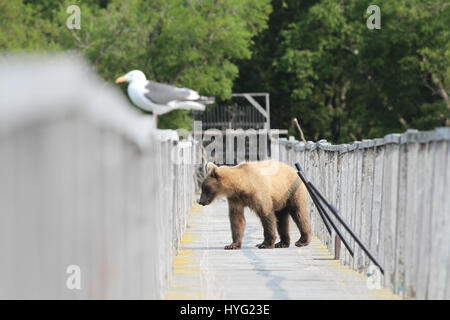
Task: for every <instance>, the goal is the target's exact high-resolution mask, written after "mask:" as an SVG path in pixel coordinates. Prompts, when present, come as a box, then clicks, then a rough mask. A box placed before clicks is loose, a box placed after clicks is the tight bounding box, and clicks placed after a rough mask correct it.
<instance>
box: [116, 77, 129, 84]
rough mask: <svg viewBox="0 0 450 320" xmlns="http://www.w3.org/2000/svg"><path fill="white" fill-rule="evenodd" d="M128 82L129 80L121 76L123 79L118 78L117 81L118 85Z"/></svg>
mask: <svg viewBox="0 0 450 320" xmlns="http://www.w3.org/2000/svg"><path fill="white" fill-rule="evenodd" d="M126 81H127V79H125V76H121V77H118V78H117V79H116V83H117V84H119V83H122V82H126Z"/></svg>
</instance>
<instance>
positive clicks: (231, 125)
mask: <svg viewBox="0 0 450 320" xmlns="http://www.w3.org/2000/svg"><path fill="white" fill-rule="evenodd" d="M257 99H258V100H257ZM269 99H270V97H269V94H268V93H265V92H264V93H233V94H231V102H230V103H228V104H225V105H212V106H208V107H207V108H206V110H205V111H204V112H199V111H193V118H194V121H201V123H202V131H203V133H204V132H205V131H207V130H219V131H221V132H222V139H223V141H222V143H223V146H224V148H223V149H224V152H223V154H221V155H215V154H212V155H210V157H211V158H212V159H207V161H212V162H215V163H217V164H227V165H236V164H238V163H240V162H242V161H250V160H264V159H267V158H269V157H270V156H271V152H270V148H271V144H270V140H271V137H273V136H280V135H281V134H283V135H285V134H286V133H287V130H272V129H270V100H269ZM226 133H228V137H229V138H228V140H227V137H226ZM230 135H232V137H231V138H230ZM243 135H244V136H245V142H244V146H242V143H240V142H239V138H241V139H242V136H243ZM262 135H265V137H263V136H262ZM231 139H232V140H233V141H234V143H233V142H231V141H230V140H231ZM251 140H253V141H255V142H256V143H257V148H252V149H250V148H249V144H250V141H251ZM255 142H253V143H255ZM209 143H211V141H208V140H207V139H206V141H205V139H203V146H204V147H206V146H207V145H208V144H209ZM261 143H264V144H265V145H261ZM233 146H234V154H233V155H230V154H228V155H227V154H226V151H225V150H232V149H231V148H232V147H233ZM255 152H256V154H255ZM220 159H222V160H220Z"/></svg>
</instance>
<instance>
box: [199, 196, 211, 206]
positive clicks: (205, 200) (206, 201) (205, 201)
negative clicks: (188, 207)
mask: <svg viewBox="0 0 450 320" xmlns="http://www.w3.org/2000/svg"><path fill="white" fill-rule="evenodd" d="M212 200H213V199H208V197H206V196H205V195H204V193H202V195H201V196H200V199H198V201H197V203H198V204H199V205H201V206H207V205H208V204H210V203H211V202H212Z"/></svg>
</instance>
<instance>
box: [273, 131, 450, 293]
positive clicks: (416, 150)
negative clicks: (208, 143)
mask: <svg viewBox="0 0 450 320" xmlns="http://www.w3.org/2000/svg"><path fill="white" fill-rule="evenodd" d="M279 157H280V160H281V161H284V162H286V163H288V164H290V165H294V163H295V162H299V163H300V165H301V167H302V168H303V169H304V170H305V172H306V176H307V177H308V178H309V180H310V181H311V182H312V183H314V185H315V186H316V187H317V188H318V189H319V190H320V191H321V192H322V193H323V194H324V196H325V197H326V199H328V201H329V202H331V203H332V204H334V206H335V207H337V209H338V211H339V213H340V215H341V217H342V218H343V219H344V220H345V221H346V222H347V223H348V224H349V225H350V226H351V228H352V229H353V230H354V231H355V232H356V233H357V234H358V236H359V237H360V238H361V239H362V240H363V242H364V243H365V244H366V245H367V246H368V247H369V248H370V251H371V252H374V253H375V254H376V255H377V257H378V259H379V261H380V262H381V264H382V265H383V267H384V269H385V275H384V276H382V275H381V274H380V273H377V274H374V273H376V272H374V270H375V269H374V268H371V267H369V259H368V257H367V256H366V255H365V254H364V253H363V251H362V250H361V249H360V248H359V247H358V246H356V245H355V244H354V241H353V240H351V241H350V242H351V244H352V246H353V248H355V255H354V257H353V258H352V257H351V256H350V255H349V253H348V251H347V250H346V249H345V247H344V246H340V247H339V246H336V245H335V241H336V237H335V236H334V234H333V235H332V236H330V235H329V234H328V232H327V230H326V229H325V227H324V225H323V223H322V221H321V219H320V217H319V215H318V214H317V211H316V208H315V207H314V204H313V203H312V201H310V214H311V218H312V225H313V232H314V234H315V235H317V236H318V237H319V238H320V239H322V240H323V241H324V242H325V243H326V244H327V245H328V247H329V249H330V250H331V251H332V252H333V253H335V255H336V256H338V257H339V258H340V260H341V262H342V263H344V264H345V265H347V266H350V267H351V268H353V269H356V270H360V271H362V272H368V273H369V275H371V276H374V277H380V281H381V284H382V285H384V286H386V287H388V288H390V289H392V290H394V292H395V293H397V294H401V295H403V296H404V297H407V298H417V299H444V298H446V299H449V298H450V289H449V288H450V282H449V281H450V128H439V129H436V130H434V131H429V132H418V131H416V130H408V131H406V132H405V133H403V134H390V135H387V136H386V137H384V138H383V139H374V140H364V141H362V142H354V143H352V144H343V145H331V144H329V143H327V142H326V141H324V140H322V141H319V142H317V143H313V142H308V143H306V144H305V143H303V142H298V141H295V140H286V139H281V140H279ZM342 230H343V233H344V236H345V238H347V239H350V237H349V236H348V233H347V232H345V230H344V229H342ZM336 248H338V249H336ZM336 250H339V252H335V251H336Z"/></svg>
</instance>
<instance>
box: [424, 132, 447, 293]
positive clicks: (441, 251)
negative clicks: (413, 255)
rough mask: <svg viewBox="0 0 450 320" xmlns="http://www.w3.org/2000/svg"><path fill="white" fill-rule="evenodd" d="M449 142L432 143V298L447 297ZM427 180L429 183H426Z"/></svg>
mask: <svg viewBox="0 0 450 320" xmlns="http://www.w3.org/2000/svg"><path fill="white" fill-rule="evenodd" d="M447 150H448V142H446V141H437V142H433V143H431V152H432V153H433V154H434V159H433V171H434V173H433V180H432V181H430V182H428V183H432V184H433V192H432V194H431V198H430V205H431V208H430V215H431V221H430V227H431V228H430V229H431V231H430V234H429V239H430V240H429V241H430V243H431V252H430V260H429V272H430V277H429V282H428V287H427V298H428V299H433V300H435V299H444V298H445V289H446V287H445V284H446V280H447V279H446V278H447V277H448V273H449V271H448V269H449V268H450V263H449V261H448V252H449V245H450V241H449V240H450V238H449V236H448V235H449V233H450V211H445V202H446V201H449V200H448V197H449V193H448V185H446V174H445V173H446V172H447V171H448V170H450V166H448V162H449V160H448V158H447V155H448V151H447ZM425 183H426V182H425Z"/></svg>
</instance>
